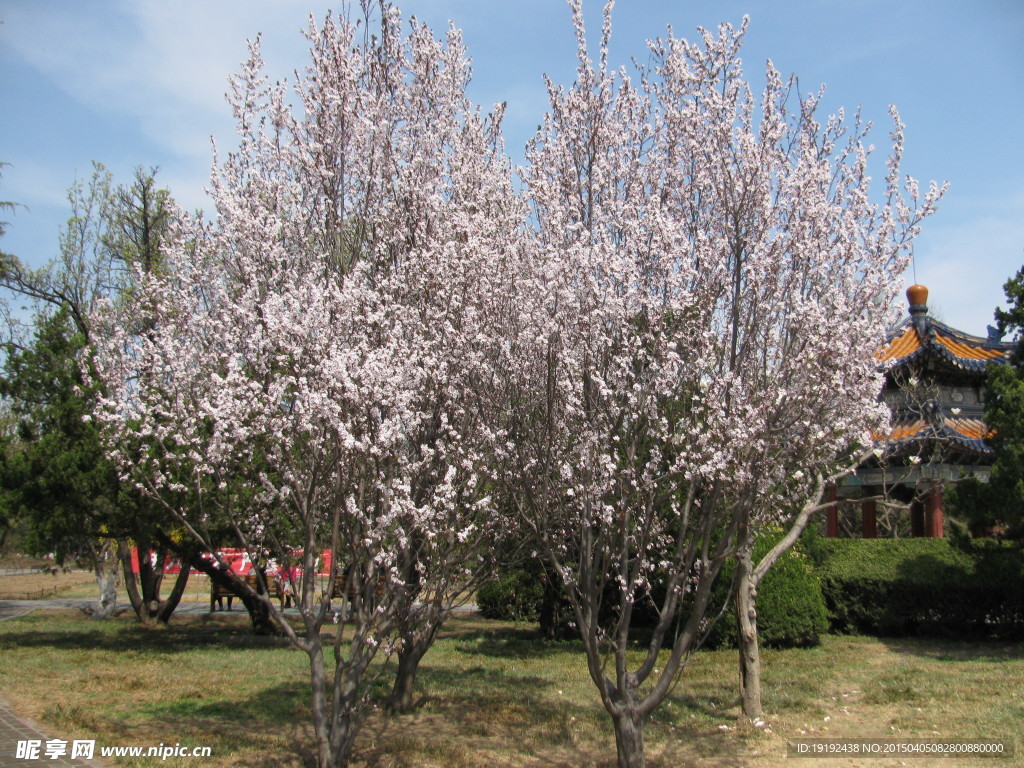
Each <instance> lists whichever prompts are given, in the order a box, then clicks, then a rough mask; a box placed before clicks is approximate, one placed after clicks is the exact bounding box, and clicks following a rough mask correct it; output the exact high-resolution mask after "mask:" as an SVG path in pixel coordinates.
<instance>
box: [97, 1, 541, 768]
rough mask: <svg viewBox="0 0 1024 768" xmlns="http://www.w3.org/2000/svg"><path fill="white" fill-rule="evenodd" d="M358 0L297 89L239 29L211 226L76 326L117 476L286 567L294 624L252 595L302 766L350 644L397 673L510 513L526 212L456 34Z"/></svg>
mask: <svg viewBox="0 0 1024 768" xmlns="http://www.w3.org/2000/svg"><path fill="white" fill-rule="evenodd" d="M373 5H374V4H370V3H365V4H364V5H363V11H364V19H363V21H362V22H361V23H363V24H367V25H369V24H371V23H373V24H376V23H377V21H379V25H380V26H379V30H378V31H377V32H376V33H375V34H373V35H371V34H370V32H369V30H368V29H367V28H363V27H362V26H361V23H357V22H356V21H353V20H351V19H348V18H336V17H334V16H330V15H329V16H328V17H327V19H326V20H325V21H324V22H323V24H322V25H317V24H315V23H311V25H310V28H309V30H308V33H307V34H308V38H309V41H310V66H309V68H308V70H307V71H305V72H304V73H302V74H299V75H298V76H297V80H296V82H295V83H294V84H293V85H289V84H286V83H276V84H271V83H270V82H269V81H268V80H267V78H266V76H265V74H264V71H263V70H264V65H263V61H262V59H261V57H260V53H259V45H258V43H254V44H253V45H252V48H251V57H250V59H249V60H248V61H247V62H246V63H245V65H244V67H243V69H242V70H241V71H240V73H239V74H238V76H237V77H236V78H235V80H234V81H233V84H232V97H231V101H232V106H233V108H234V112H235V117H236V120H237V123H238V126H239V133H240V135H241V144H240V147H239V149H238V150H237V151H236V152H232V153H230V154H228V155H227V156H226V157H223V158H222V159H221V158H219V159H218V163H217V168H216V172H215V174H214V178H213V181H212V188H213V196H214V200H215V204H216V207H217V214H218V216H217V224H216V226H211V225H207V224H205V223H203V222H194V225H193V226H192V227H190V228H189V229H188V231H187V233H186V235H185V236H184V237H183V239H181V240H179V241H175V242H172V243H170V245H169V247H168V248H167V249H166V254H167V258H168V261H167V264H166V270H165V271H164V272H163V273H159V274H151V275H149V276H147V277H146V279H144V280H143V281H142V283H141V284H140V285H139V287H138V290H137V291H135V292H134V293H133V295H132V296H130V297H129V299H128V300H126V301H124V302H122V303H121V304H120V305H117V306H111V307H110V309H109V312H108V314H107V315H106V320H105V323H106V324H105V325H104V331H103V334H102V339H101V341H100V342H99V343H98V345H97V349H98V366H97V367H98V371H99V374H100V377H101V379H102V381H103V382H104V385H105V388H106V399H105V401H104V408H103V411H102V418H103V420H104V424H105V426H106V428H107V431H108V434H109V436H110V438H111V441H112V446H113V447H114V448H115V450H116V451H117V452H118V456H119V462H120V465H121V467H122V470H123V472H124V473H125V475H126V477H130V478H131V480H132V482H133V483H136V484H138V486H139V487H141V488H143V489H144V490H145V491H146V493H148V494H149V496H150V497H151V498H153V499H154V500H155V501H156V502H157V503H159V504H161V505H162V506H163V508H164V510H165V515H166V517H167V518H168V519H169V520H174V521H177V522H178V523H180V524H181V525H183V526H184V527H186V528H187V529H188V530H189V531H190V533H191V535H192V536H193V537H194V538H195V539H196V540H197V541H199V542H202V543H203V544H204V545H205V546H207V547H210V548H213V545H214V544H215V542H214V541H213V540H212V538H211V536H210V531H209V527H208V524H209V522H210V520H211V519H213V518H216V519H219V520H226V521H229V522H230V525H231V527H232V529H233V530H234V531H236V533H237V536H238V541H239V543H240V544H242V545H243V546H245V547H247V548H248V549H249V551H250V553H251V555H252V556H253V558H254V559H257V560H259V559H263V558H265V557H266V555H267V553H270V552H272V553H274V554H275V555H276V556H277V557H278V558H279V559H282V560H283V561H284V563H285V565H286V566H296V567H299V568H300V569H301V574H302V575H301V582H300V585H299V588H298V590H297V592H298V595H297V597H298V604H299V607H300V612H301V621H302V628H301V629H296V628H295V627H294V625H293V624H292V623H291V622H289V621H285V619H284V617H283V616H282V615H281V614H280V611H279V610H278V608H277V606H276V605H273V604H272V603H271V602H270V601H269V600H264V603H265V604H266V605H267V607H268V610H269V611H270V612H271V614H272V615H273V617H274V619H275V621H276V622H277V624H278V626H279V628H280V630H281V631H282V632H283V633H284V634H286V635H287V636H288V637H289V638H290V639H291V641H292V642H293V643H294V644H295V645H296V646H297V647H298V648H300V649H302V650H303V651H305V652H306V653H307V655H308V658H309V664H310V679H311V683H312V700H311V709H312V717H313V724H314V729H315V732H316V735H317V744H318V760H319V762H320V764H321V765H323V766H331V765H341V764H344V763H345V762H346V761H347V759H348V756H349V754H350V751H351V746H352V742H353V739H354V737H355V734H356V732H357V730H358V726H359V723H360V718H361V714H362V712H363V711H364V709H365V707H366V703H367V696H368V691H369V689H370V683H371V682H372V680H373V679H374V678H375V676H376V675H378V674H380V669H382V667H379V666H374V667H371V662H372V661H373V660H374V659H375V658H377V657H378V654H381V655H383V656H385V657H388V656H391V655H392V654H397V655H398V657H399V670H400V672H401V673H403V678H402V679H403V680H405V681H406V682H407V683H408V682H409V681H411V675H413V674H414V673H415V666H416V663H418V659H419V657H420V656H422V653H423V652H425V650H426V648H427V647H429V643H430V641H431V640H432V638H433V636H434V634H435V633H436V631H437V628H438V626H439V624H440V621H441V620H442V619H443V618H444V616H445V615H446V614H447V612H448V611H449V610H450V608H451V606H452V605H453V603H454V601H456V600H457V599H459V596H460V595H461V594H463V593H464V592H465V590H466V589H467V588H468V587H469V586H471V585H472V584H473V583H474V581H475V580H476V579H478V578H479V576H480V574H482V573H483V572H486V571H487V570H488V569H490V568H491V566H492V561H493V553H494V551H495V549H494V547H492V546H490V543H489V542H490V541H491V539H492V537H493V536H494V535H495V532H500V531H502V530H504V529H505V528H507V526H503V525H502V520H503V515H502V509H501V508H500V506H499V504H498V502H497V497H496V493H495V487H496V480H495V478H494V470H493V467H494V466H495V465H496V462H494V461H493V460H491V457H492V456H493V453H494V451H495V450H498V449H499V448H500V447H501V446H502V445H503V442H502V437H501V435H499V434H498V433H497V432H495V431H493V430H492V429H491V428H490V425H491V424H494V423H496V422H497V416H496V412H497V409H498V408H500V403H499V402H498V401H497V399H496V398H494V397H491V396H490V389H491V388H492V382H493V380H495V379H496V377H497V373H498V371H499V370H500V369H502V368H503V367H505V366H507V361H505V360H504V359H503V356H504V355H505V354H506V350H505V347H503V344H502V343H503V340H504V337H503V330H502V329H503V328H504V327H505V326H506V325H507V324H509V323H511V322H514V321H515V318H516V315H515V312H516V309H517V307H516V304H515V301H514V291H515V289H516V280H515V272H514V270H513V266H514V264H515V261H516V259H517V258H519V251H518V246H517V240H518V238H519V237H520V236H521V235H520V230H521V223H522V219H523V216H522V210H521V203H519V201H518V200H517V198H516V197H515V195H514V194H513V189H512V183H511V178H510V175H511V171H510V168H509V164H508V162H507V160H506V159H505V157H504V154H503V149H502V146H501V141H500V111H499V112H498V113H496V114H494V115H492V116H489V117H485V116H483V115H481V114H480V113H479V110H478V109H477V108H476V107H475V106H474V105H472V104H471V103H470V102H469V100H468V99H467V98H466V95H465V89H466V84H467V82H468V78H469V70H468V61H467V59H466V56H465V51H464V49H463V46H462V43H461V39H460V36H459V33H458V32H457V31H455V30H454V29H452V30H449V32H448V34H447V37H446V39H445V40H443V41H442V40H438V39H436V38H435V37H434V35H433V34H432V33H431V31H430V30H429V29H427V28H426V27H424V26H422V25H419V24H417V23H413V24H411V25H410V26H409V29H408V32H403V30H402V21H401V18H400V17H399V14H398V12H397V11H396V10H395V9H394V8H392V7H390V6H387V5H384V4H382V7H381V13H380V16H379V18H375V19H374V20H373V21H371V20H370V18H369V17H370V15H371V14H370V8H371V7H372V6H373ZM240 489H241V490H242V491H243V492H241V493H239V492H238V491H239V490H240ZM324 550H331V552H332V555H333V561H334V569H333V570H332V572H331V573H330V575H329V578H328V580H327V583H326V585H322V584H321V582H320V580H319V578H318V576H317V574H318V570H319V564H318V558H319V556H320V554H321V553H322V552H323V551H324ZM342 581H344V590H343V592H344V595H343V597H342V598H341V599H340V600H339V599H337V598H335V599H334V600H333V602H332V595H331V593H332V592H333V591H334V586H335V585H336V584H340V583H341V582H342ZM322 588H324V591H323V592H322V591H321V590H322ZM332 620H333V621H336V622H337V627H338V629H337V631H336V633H335V642H334V643H333V657H332V658H331V660H327V659H326V658H325V656H326V653H325V648H324V646H323V640H322V632H321V629H322V627H323V625H324V623H325V622H329V621H332ZM406 690H407V689H406ZM406 690H400V691H397V692H396V693H397V694H399V695H398V696H397V698H398V699H399V700H401V699H402V698H404V694H405V693H406ZM399 703H401V702H399Z"/></svg>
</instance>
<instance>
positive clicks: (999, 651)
mask: <svg viewBox="0 0 1024 768" xmlns="http://www.w3.org/2000/svg"><path fill="white" fill-rule="evenodd" d="M879 642H881V643H882V644H883V645H884V646H885V647H886V648H887V649H889V650H890V651H891V652H893V653H896V654H901V655H906V656H918V657H920V658H924V659H931V660H932V661H945V662H958V661H977V662H985V663H990V664H1002V663H1005V662H1008V661H1024V642H1022V641H1019V640H987V639H980V640H947V639H935V638H917V637H915V638H879Z"/></svg>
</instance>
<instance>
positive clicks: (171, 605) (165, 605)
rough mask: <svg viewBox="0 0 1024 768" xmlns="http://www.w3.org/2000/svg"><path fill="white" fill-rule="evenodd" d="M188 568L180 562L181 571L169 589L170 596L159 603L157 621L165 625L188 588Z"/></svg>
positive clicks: (185, 563)
mask: <svg viewBox="0 0 1024 768" xmlns="http://www.w3.org/2000/svg"><path fill="white" fill-rule="evenodd" d="M191 570H192V569H191V568H189V565H188V563H187V562H185V561H184V560H182V562H181V570H180V571H179V572H178V578H176V579H175V580H174V586H173V587H172V588H171V594H169V595H168V596H167V599H166V600H164V601H163V602H162V603H160V611H159V612H158V613H157V616H156V618H157V620H158V621H160V622H162V623H164V624H167V623H168V622H169V621H170V620H171V616H173V615H174V612H175V611H176V610H177V608H178V603H180V602H181V598H182V595H184V594H185V587H187V586H188V577H189V571H191Z"/></svg>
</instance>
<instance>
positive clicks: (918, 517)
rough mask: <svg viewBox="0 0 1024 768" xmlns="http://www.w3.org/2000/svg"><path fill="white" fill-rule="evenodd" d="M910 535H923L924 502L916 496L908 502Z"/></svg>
mask: <svg viewBox="0 0 1024 768" xmlns="http://www.w3.org/2000/svg"><path fill="white" fill-rule="evenodd" d="M910 535H911V536H913V537H915V538H917V537H919V536H924V535H925V531H924V504H923V503H922V502H921V500H920V499H919V498H917V497H916V496H915V497H914V500H913V501H912V502H910Z"/></svg>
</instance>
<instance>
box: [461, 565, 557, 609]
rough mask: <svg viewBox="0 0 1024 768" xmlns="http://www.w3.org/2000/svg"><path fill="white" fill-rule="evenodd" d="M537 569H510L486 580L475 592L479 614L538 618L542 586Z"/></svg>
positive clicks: (542, 595)
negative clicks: (491, 579) (499, 575)
mask: <svg viewBox="0 0 1024 768" xmlns="http://www.w3.org/2000/svg"><path fill="white" fill-rule="evenodd" d="M534 571H536V569H527V570H513V571H509V572H508V573H506V574H505V575H504V576H502V577H500V578H498V579H495V580H494V581H488V582H486V583H484V584H482V585H481V586H480V589H478V590H477V593H476V604H477V607H478V608H479V609H480V615H481V616H483V617H484V618H487V619H499V620H504V621H537V619H538V618H539V617H540V609H541V602H542V601H543V599H544V587H543V583H542V581H541V579H540V578H539V576H538V574H537V573H536V572H534Z"/></svg>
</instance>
